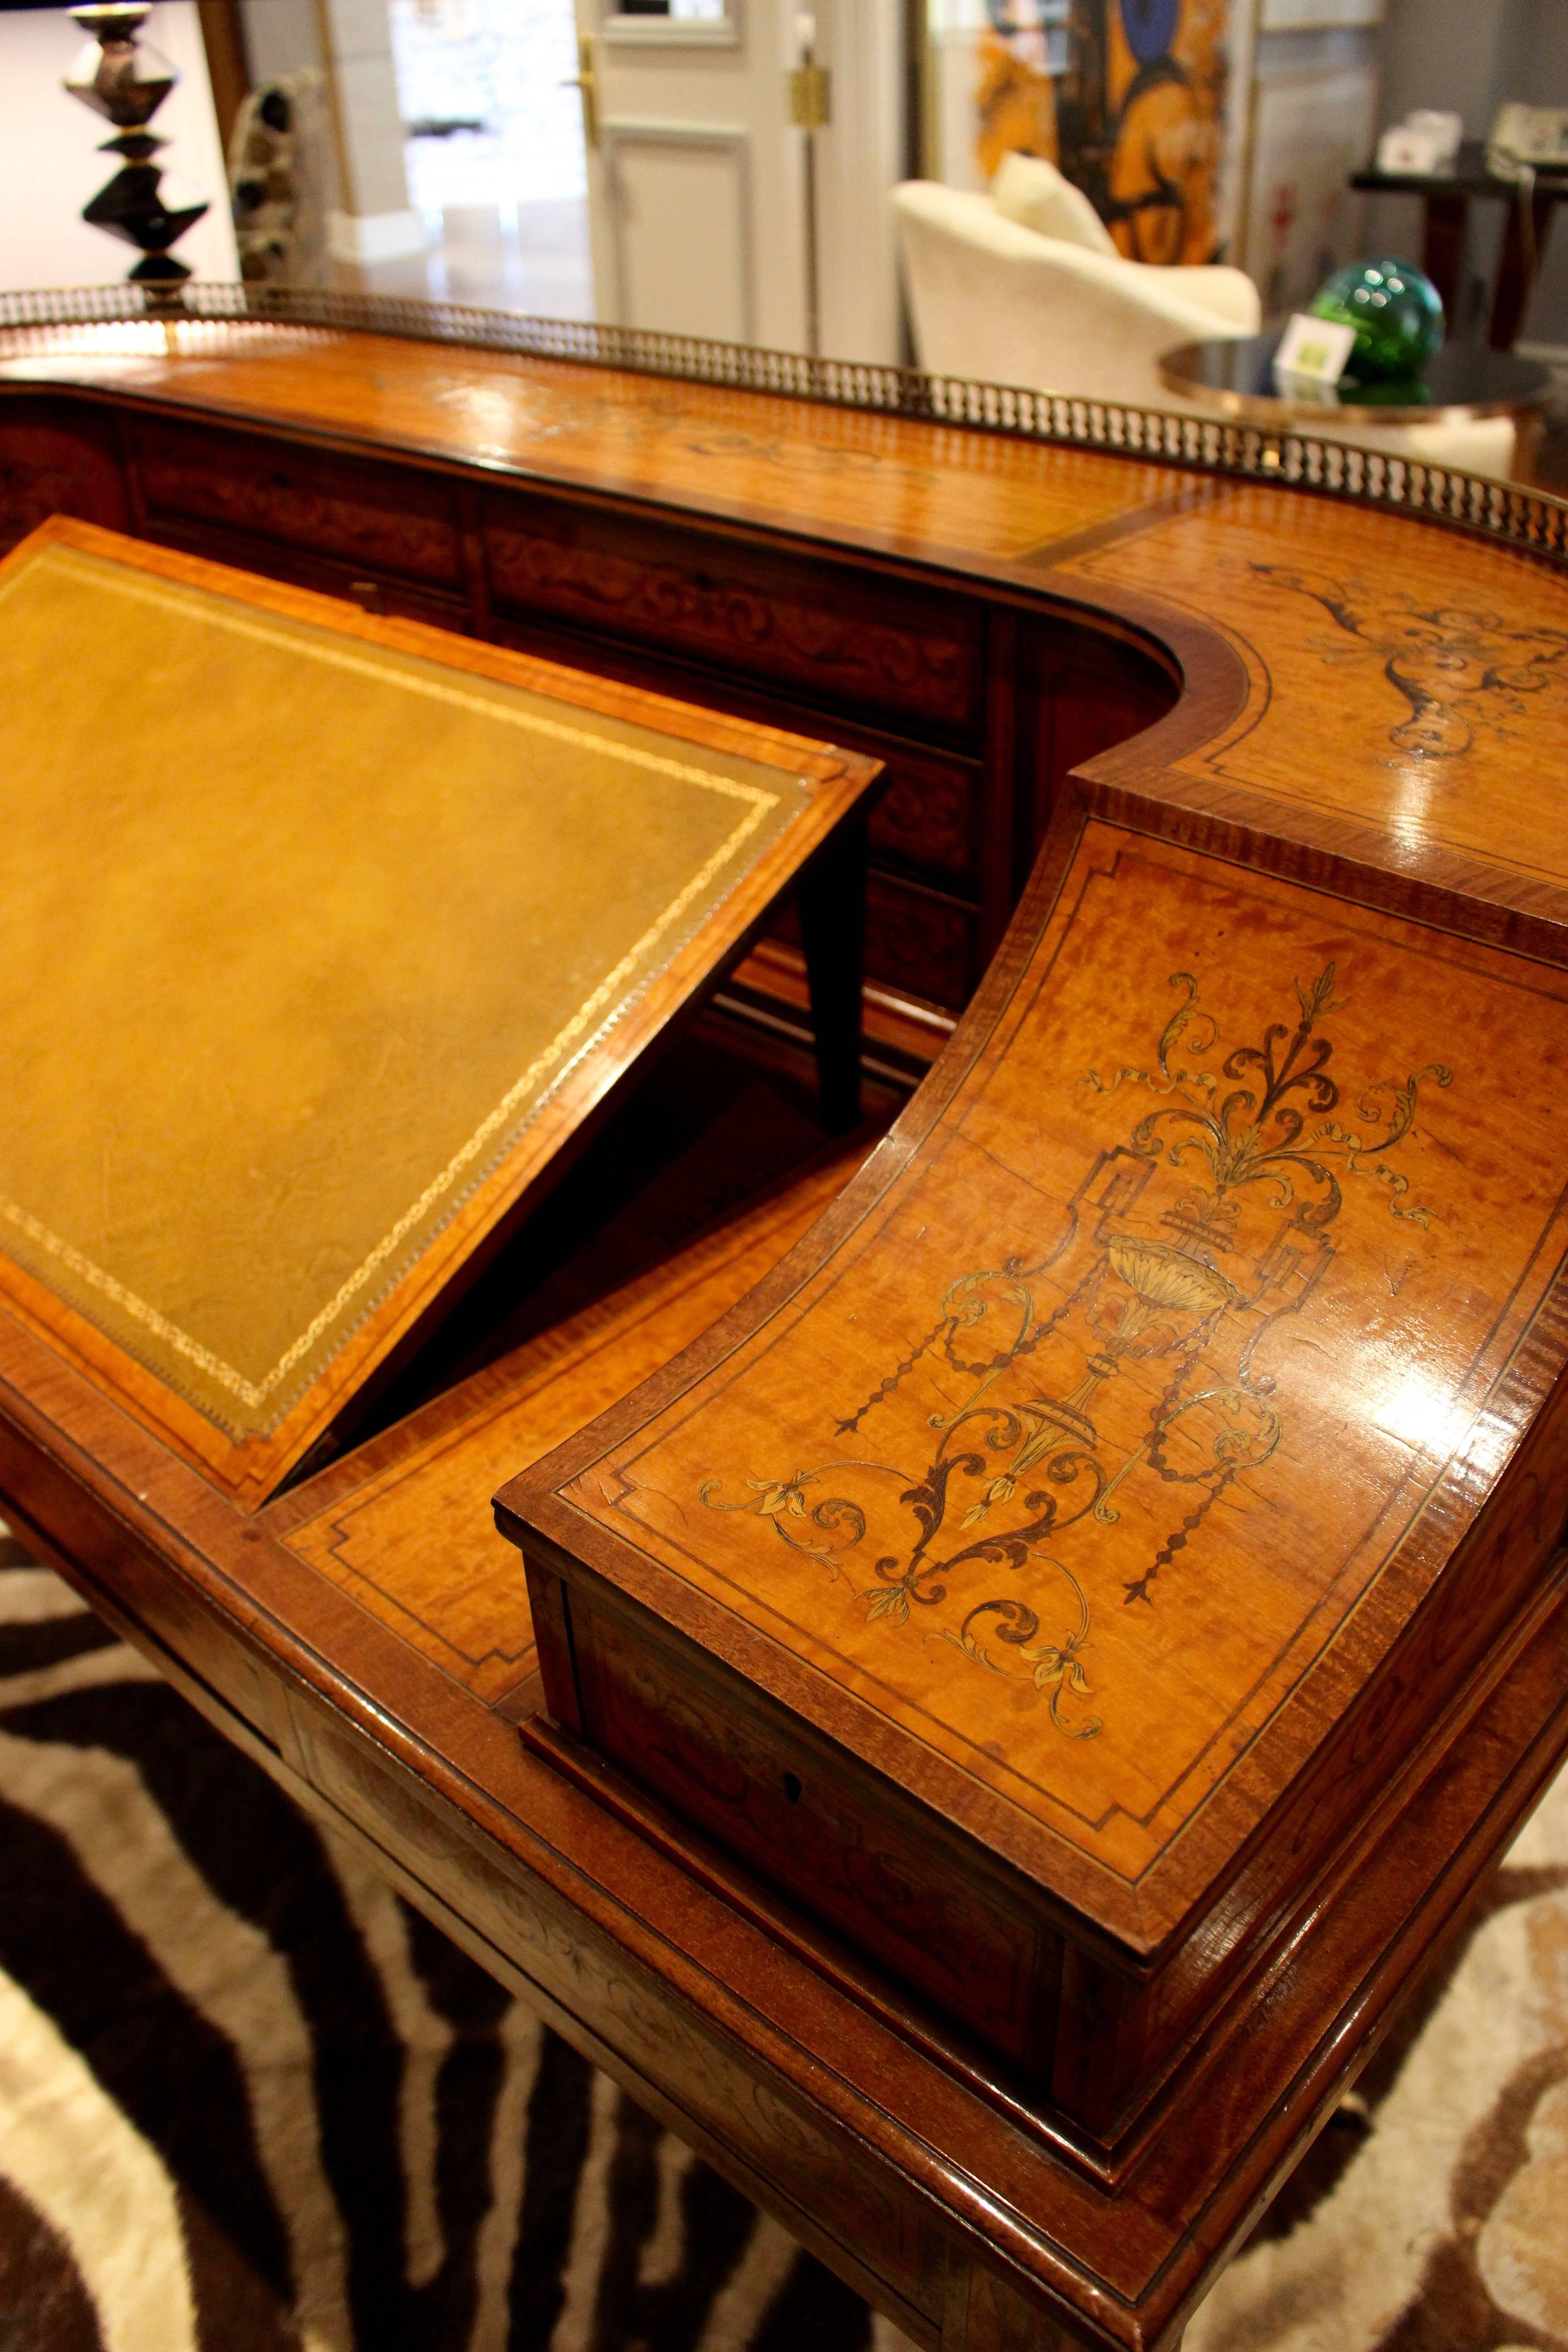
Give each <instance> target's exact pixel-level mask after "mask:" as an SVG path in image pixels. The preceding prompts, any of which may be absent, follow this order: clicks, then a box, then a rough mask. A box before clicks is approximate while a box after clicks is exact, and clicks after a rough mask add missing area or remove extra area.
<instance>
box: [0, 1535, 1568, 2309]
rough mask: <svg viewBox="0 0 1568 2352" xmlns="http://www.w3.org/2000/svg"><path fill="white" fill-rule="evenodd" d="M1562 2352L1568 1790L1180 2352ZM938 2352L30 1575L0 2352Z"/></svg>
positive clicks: (10, 1806)
mask: <svg viewBox="0 0 1568 2352" xmlns="http://www.w3.org/2000/svg"><path fill="white" fill-rule="evenodd" d="M305 2347H309V2352H547V2347H548V2352H906V2340H905V2339H904V2338H903V2337H902V2336H900V2335H899V2334H898V2333H897V2331H896V2330H894V2329H893V2328H892V2327H891V2326H889V2324H888V2323H887V2322H886V2321H883V2320H879V2319H874V2318H873V2316H872V2315H871V2314H870V2313H869V2312H868V2310H867V2308H866V2306H865V2305H863V2304H862V2303H861V2302H860V2301H859V2300H858V2298H857V2297H856V2296H855V2295H853V2294H851V2293H850V2292H849V2291H848V2289H847V2288H846V2287H844V2286H841V2285H840V2284H838V2283H837V2280H836V2279H834V2278H833V2277H832V2276H831V2275H830V2274H829V2273H827V2272H826V2271H825V2270H824V2269H823V2268H822V2266H821V2265H820V2264H819V2263H816V2262H815V2261H814V2260H813V2259H812V2258H811V2256H810V2255H808V2254H806V2253H805V2252H802V2251H801V2249H800V2248H798V2247H797V2246H796V2245H795V2244H794V2243H793V2242H791V2240H790V2239H789V2238H788V2237H787V2235H786V2234H785V2233H784V2231H783V2230H782V2229H780V2228H779V2227H778V2226H777V2225H776V2224H775V2223H774V2222H773V2221H768V2220H766V2219H765V2218H763V2216H762V2215H760V2214H759V2213H758V2212H757V2211H756V2210H755V2209H754V2208H753V2207H752V2206H751V2205H749V2204H748V2203H747V2202H746V2201H745V2200H744V2199H742V2197H740V2196H739V2195H737V2193H736V2192H735V2191H734V2190H733V2189H730V2188H729V2187H728V2186H727V2185H726V2184H725V2183H724V2182H723V2181H722V2180H721V2179H719V2178H718V2177H717V2176H716V2175H715V2174H714V2173H713V2172H711V2171H710V2170H709V2169H708V2168H707V2167H706V2166H705V2165H703V2164H702V2163H700V2161H698V2159H697V2158H694V2157H692V2156H690V2155H689V2153H688V2152H687V2151H686V2150H685V2149H684V2148H682V2147H681V2146H680V2145H679V2142H678V2141H676V2140H675V2139H673V2138H672V2137H670V2135H669V2134H668V2133H667V2132H665V2131H662V2130H661V2129H660V2128H659V2127H658V2126H657V2125H655V2124H654V2123H652V2122H651V2121H650V2120H649V2119H648V2118H647V2116H644V2115H643V2114H642V2113H641V2112H640V2110H639V2109H638V2108H637V2107H636V2106H635V2105H633V2104H632V2103H631V2101H630V2100H628V2099H627V2098H626V2097H625V2096H623V2095H622V2094H621V2093H620V2092H618V2091H617V2090H616V2088H615V2086H614V2084H611V2083H610V2082H609V2081H608V2080H607V2079H606V2078H605V2076H604V2075H602V2074H596V2073H595V2071H594V2069H593V2068H592V2067H590V2066H589V2065H588V2064H587V2063H585V2062H584V2060H583V2059H581V2058H579V2057H578V2056H577V2055H576V2054H575V2053H574V2052H573V2051H572V2050H570V2049H569V2048H568V2047H567V2045H566V2044H565V2043H564V2042H562V2041H560V2040H559V2039H558V2038H557V2037H556V2036H555V2035H554V2034H553V2033H552V2032H549V2031H548V2030H547V2029H546V2028H544V2027H542V2026H541V2025H540V2023H539V2022H538V2021H536V2020H535V2019H534V2018H533V2017H531V2015H530V2014H529V2012H528V2011H526V2010H525V2009H523V2008H522V2007H521V2005H520V2004H519V2003H518V2002H516V2001H514V2000H511V1999H510V1996H509V1995H508V1994H506V1993H505V1992H503V1991H502V1990H500V1988H499V1987H498V1986H497V1985H496V1984H494V1983H493V1982H492V1981H491V1980H490V1979H489V1978H488V1977H487V1976H485V1975H484V1974H483V1973H482V1972H481V1971H480V1970H479V1969H478V1968H477V1967H475V1965H474V1964H473V1962H472V1961H470V1960H468V1958H465V1957H464V1956H463V1955H462V1954H461V1953H460V1952H458V1951H457V1950H456V1949H455V1948H453V1946H452V1945H451V1944H449V1943H448V1942H447V1940H446V1939H445V1937H442V1936H441V1935H439V1934H438V1933H437V1931H436V1930H435V1929H434V1928H433V1927H429V1926H428V1925H426V1922H425V1921H424V1920H422V1919H421V1918H420V1917H419V1916H417V1914H416V1913H415V1912H413V1911H412V1910H410V1909H409V1908H408V1907H407V1906H406V1905H405V1904H404V1903H403V1902H402V1901H401V1900H400V1899H399V1897H397V1896H396V1895H393V1894H392V1893H390V1892H389V1891H388V1890H387V1889H386V1888H385V1887H384V1885H382V1884H381V1883H380V1881H379V1880H377V1879H376V1878H375V1877H374V1875H373V1874H371V1873H370V1872H369V1870H368V1869H367V1868H366V1867H365V1865H364V1864H363V1863H362V1862H361V1861H360V1860H359V1859H358V1858H357V1856H356V1855H355V1854H354V1853H351V1852H350V1851H349V1850H348V1849H347V1848H346V1847H344V1846H342V1845H339V1844H337V1843H334V1842H333V1841H332V1840H331V1838H328V1837H325V1836H323V1835H322V1833H321V1831H320V1830H319V1829H317V1828H316V1827H314V1826H313V1825H312V1824H311V1823H310V1822H308V1821H307V1820H306V1819H305V1818H304V1817H303V1816H302V1815H301V1814H300V1812H299V1811H296V1810H295V1808H294V1807H293V1806H292V1805H291V1803H290V1802H289V1800H288V1799H287V1798H286V1797H285V1796H284V1795H283V1794H282V1793H281V1792H280V1791H279V1790H277V1789H276V1788H275V1787H274V1786H273V1784H272V1783H271V1781H270V1780H268V1779H267V1777H266V1776H265V1774H264V1773H262V1772H261V1771H259V1770H258V1769H257V1768H256V1767H255V1766H254V1765H252V1764H250V1763H249V1762H247V1759H245V1758H244V1757H242V1756H240V1755H239V1754H238V1753H237V1751H236V1750H234V1749H233V1748H230V1747H229V1746H228V1745H227V1744H226V1742H225V1741H224V1740H223V1739H221V1738H219V1737H218V1735H217V1734H216V1732H214V1731H213V1730H212V1729H211V1728H210V1727H208V1726H207V1725H206V1724H205V1722H204V1721H203V1720H202V1718H201V1717H199V1716H197V1715H196V1714H195V1712H194V1711H193V1710H192V1709H191V1708H190V1707H189V1706H186V1704H185V1703H184V1700H183V1699H181V1698H180V1697H179V1696H177V1695H176V1694H175V1693H174V1691H172V1690H170V1689H169V1688H168V1687H167V1686H166V1685H163V1683H162V1682H160V1681H159V1680H158V1679H157V1677H156V1676H155V1675H154V1674H153V1672H152V1670H151V1669H150V1668H149V1667H147V1666H146V1665H145V1664H142V1661H141V1660H140V1659H139V1658H138V1657H137V1656H136V1655H135V1654H134V1653H133V1652H132V1651H130V1650H128V1649H126V1648H125V1647H124V1646H123V1645H122V1644H121V1643H119V1642H117V1641H116V1640H115V1639H114V1638H113V1636H112V1635H111V1634H110V1633H108V1632H107V1631H106V1630H105V1629H104V1628H103V1627H102V1626H100V1624H99V1623H98V1622H97V1621H96V1620H95V1619H94V1618H93V1617H91V1616H90V1615H89V1613H88V1612H86V1611H85V1610H84V1609H83V1608H82V1606H81V1604H80V1602H79V1601H78V1600H77V1599H76V1598H75V1596H74V1595H73V1594H72V1593H71V1592H70V1591H68V1588H67V1587H66V1586H65V1585H64V1584H63V1583H61V1582H60V1581H59V1580H58V1578H56V1577H55V1576H54V1575H52V1574H51V1573H50V1572H49V1571H48V1570H46V1569H41V1568H38V1567H36V1566H35V1565H33V1564H32V1562H31V1561H29V1560H28V1559H26V1557H25V1556H24V1555H23V1553H22V1551H21V1549H20V1547H19V1546H18V1545H16V1543H15V1542H14V1541H8V1540H7V1541H3V1542H0V2352H305ZM1504 2347H1510V2352H1511V2347H1521V2352H1522V2347H1532V2352H1568V1776H1565V1777H1564V1779H1563V1780H1560V1781H1559V1783H1558V1785H1557V1787H1556V1788H1555V1790H1553V1791H1552V1795H1551V1796H1550V1797H1549V1798H1548V1800H1547V1802H1546V1804H1545V1805H1544V1807H1543V1808H1542V1811H1540V1812H1539V1813H1538V1814H1537V1816H1536V1818H1535V1820H1534V1821H1533V1822H1531V1825H1530V1827H1529V1828H1528V1830H1527V1831H1526V1832H1525V1833H1524V1835H1523V1837H1522V1838H1521V1840H1520V1842H1519V1843H1518V1844H1517V1845H1516V1846H1515V1847H1514V1849H1513V1852H1512V1853H1511V1854H1510V1857H1509V1859H1508V1862H1507V1863H1506V1864H1505V1866H1504V1867H1503V1868H1502V1870H1501V1871H1500V1873H1499V1874H1498V1875H1497V1877H1496V1879H1495V1881H1494V1882H1493V1884H1492V1885H1491V1886H1490V1887H1489V1891H1488V1894H1487V1896H1486V1898H1485V1901H1484V1903H1483V1905H1482V1907H1481V1909H1480V1911H1479V1914H1478V1917H1477V1923H1476V1925H1475V1927H1473V1929H1472V1930H1471V1932H1470V1935H1469V1937H1468V1941H1467V1943H1466V1945H1465V1948H1463V1950H1462V1951H1461V1952H1460V1954H1459V1955H1458V1958H1457V1959H1456V1960H1455V1962H1454V1963H1453V1964H1452V1965H1451V1966H1450V1968H1449V1969H1448V1970H1447V1974H1446V1976H1445V1978H1444V1979H1443V1981H1442V1983H1441V1984H1440V1985H1439V1986H1437V1987H1436V1988H1434V1990H1432V1992H1431V1993H1430V1994H1429V1996H1428V1998H1427V1999H1426V2002H1425V2004H1424V2006H1423V2008H1422V2009H1421V2011H1420V2013H1419V2014H1418V2015H1417V2016H1415V2017H1414V2018H1412V2019H1411V2020H1410V2021H1408V2023H1407V2024H1406V2026H1405V2030H1404V2031H1403V2032H1402V2033H1401V2034H1400V2036H1399V2037H1398V2040H1397V2042H1394V2043H1393V2044H1391V2045H1389V2046H1387V2047H1385V2049H1384V2051H1383V2052H1381V2053H1379V2055H1378V2057H1377V2058H1376V2059H1375V2060H1374V2061H1373V2066H1372V2068H1371V2070H1370V2071H1369V2073H1368V2074H1367V2075H1366V2076H1365V2077H1363V2083H1362V2085H1361V2089H1360V2092H1359V2093H1358V2094H1357V2095H1356V2097H1355V2098H1353V2099H1352V2100H1351V2101H1348V2102H1347V2103H1346V2105H1345V2106H1344V2107H1343V2108H1342V2111H1341V2113H1340V2116H1338V2117H1337V2118H1336V2120H1335V2122H1334V2123H1333V2124H1332V2125H1331V2126H1330V2127H1329V2129H1328V2130H1327V2131H1326V2132H1325V2133H1324V2134H1323V2135H1322V2137H1321V2139H1320V2140H1319V2141H1318V2143H1317V2145H1316V2147H1314V2148H1313V2149H1312V2151H1311V2152H1310V2155H1309V2157H1308V2158H1306V2160H1305V2162H1304V2163H1303V2164H1302V2165H1301V2167H1300V2168H1299V2169H1298V2171H1297V2172H1296V2174H1295V2175H1294V2177H1293V2179H1291V2180H1290V2182H1289V2184H1288V2185H1287V2187H1286V2188H1285V2189H1284V2190H1283V2191H1282V2192H1281V2193H1280V2195H1279V2198H1277V2199H1276V2200H1275V2203H1274V2205H1273V2207H1272V2208H1271V2209H1270V2210H1269V2212H1268V2215H1267V2216H1266V2218H1265V2220H1264V2221H1263V2222H1262V2223H1261V2224H1260V2226H1259V2228H1258V2231H1257V2232H1256V2233H1255V2234H1254V2237H1253V2239H1252V2240H1251V2242H1250V2243H1249V2244H1248V2246H1247V2248H1246V2250H1245V2251H1244V2252H1242V2254H1241V2255H1240V2257H1239V2258H1238V2260H1237V2262H1236V2263H1234V2264H1233V2265H1232V2267H1231V2269H1230V2270H1229V2272H1228V2273H1226V2276H1225V2277H1224V2278H1223V2279H1222V2280H1221V2282H1220V2284H1219V2285H1218V2286H1217V2287H1216V2288H1215V2292H1214V2293H1213V2294H1211V2296H1210V2297H1209V2300H1208V2301H1207V2303H1206V2304H1205V2305H1204V2306H1203V2308H1202V2310H1201V2311H1200V2312H1199V2313H1198V2315H1197V2316H1196V2317H1195V2319H1194V2322H1193V2323H1192V2326H1191V2327H1190V2328H1189V2331H1188V2334H1187V2338H1186V2352H1504Z"/></svg>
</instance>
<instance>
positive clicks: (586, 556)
mask: <svg viewBox="0 0 1568 2352" xmlns="http://www.w3.org/2000/svg"><path fill="white" fill-rule="evenodd" d="M484 537H485V546H486V551H487V554H488V558H489V569H490V584H491V589H492V593H493V594H494V596H495V598H496V600H497V602H498V604H510V605H511V606H512V607H513V608H514V609H515V610H521V611H523V612H528V613H538V614H549V615H551V616H552V617H553V618H555V619H558V620H562V621H566V622H569V623H571V624H572V625H575V626H579V627H586V628H591V629H595V630H603V631H608V632H610V633H612V634H614V635H618V636H626V637H632V638H637V639H640V640H642V641H644V642H647V643H652V644H657V645H660V646H668V648H669V649H670V650H671V651H672V652H679V653H682V654H685V655H688V656H697V657H699V658H700V659H702V660H704V661H709V662H714V663H717V664H720V665H721V666H723V667H726V668H729V669H733V670H737V671H740V672H742V673H743V674H745V675H747V676H750V677H773V678H781V679H788V680H789V681H790V682H791V683H792V684H793V685H795V686H796V687H798V688H802V689H804V691H805V693H806V694H807V695H808V697H809V698H811V700H812V701H813V702H828V703H843V704H847V705H851V706H857V707H858V708H861V709H873V710H881V711H889V712H902V713H906V714H908V715H909V717H910V718H911V719H913V718H918V719H923V720H928V721H935V722H936V723H937V724H939V725H942V726H946V727H952V728H957V729H967V730H973V729H974V728H975V727H976V726H977V724H978V719H979V709H980V679H981V668H982V630H983V626H984V624H983V621H982V618H981V615H980V613H979V611H978V609H977V607H975V606H974V605H973V604H970V603H968V602H967V601H966V600H965V599H963V598H961V597H958V596H937V595H931V594H929V593H924V592H922V591H921V590H918V589H910V588H906V587H905V586H903V585H902V584H901V583H899V582H896V581H889V580H884V579H880V578H879V577H878V576H877V575H876V574H874V573H869V572H867V573H855V574H851V573H849V572H847V570H844V569H840V567H838V566H837V565H834V564H829V563H823V562H809V561H807V560H805V559H803V558H799V557H792V556H784V555H775V554H773V553H771V552H768V551H763V550H760V549H754V548H745V547H737V546H735V545H734V544H733V543H731V542H730V541H717V540H716V541H713V542H712V543H711V545H710V548H708V549H703V548H702V547H701V545H700V542H699V541H697V540H696V538H695V534H694V532H693V530H692V529H691V527H690V525H687V526H686V527H685V528H684V529H682V530H679V531H676V530H660V529H659V528H658V526H657V525H653V524H647V523H642V522H633V521H626V520H621V519H619V518H617V517H615V516H610V515H605V514H602V513H597V512H595V513H586V512H574V511H573V510H571V509H567V508H564V507H562V506H558V505H556V504H554V503H553V502H552V501H551V500H548V499H521V498H499V497H498V498H495V499H491V500H490V501H489V504H488V506H487V508H486V509H485V524H484Z"/></svg>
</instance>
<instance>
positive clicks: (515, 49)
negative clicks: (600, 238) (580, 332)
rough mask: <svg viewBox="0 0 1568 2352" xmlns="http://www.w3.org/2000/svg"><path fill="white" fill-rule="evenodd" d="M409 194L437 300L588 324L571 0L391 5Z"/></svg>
mask: <svg viewBox="0 0 1568 2352" xmlns="http://www.w3.org/2000/svg"><path fill="white" fill-rule="evenodd" d="M389 13H390V16H391V24H392V53H393V62H394V66H395V71H396V75H397V93H398V102H399V106H400V110H401V112H402V116H403V124H404V137H405V150H404V153H405V165H406V169H407V173H408V200H409V203H410V204H411V205H414V206H415V208H416V210H417V211H418V212H419V213H420V214H422V215H423V216H424V220H425V226H426V237H427V239H428V245H429V250H428V253H427V254H426V257H424V259H423V261H422V263H421V264H419V265H417V266H418V267H419V268H421V269H422V271H423V273H424V277H425V289H421V290H426V289H427V290H428V291H429V293H430V294H431V295H433V296H435V297H437V299H439V298H441V297H445V298H447V299H449V300H451V301H454V302H471V303H477V304H481V305H485V306H489V307H492V308H498V309H504V310H529V311H532V312H535V313H536V314H538V315H539V316H541V317H543V318H554V319H592V318H593V317H594V315H595V307H594V268H593V258H592V247H591V242H590V237H589V230H588V196H587V166H586V158H585V154H584V139H583V113H582V108H581V105H580V103H579V101H578V97H577V92H576V90H575V89H574V88H572V87H571V86H570V84H571V79H572V77H573V76H574V74H575V73H576V70H577V36H576V30H575V26H574V21H573V13H572V0H391V6H390V12H389Z"/></svg>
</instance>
